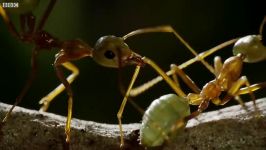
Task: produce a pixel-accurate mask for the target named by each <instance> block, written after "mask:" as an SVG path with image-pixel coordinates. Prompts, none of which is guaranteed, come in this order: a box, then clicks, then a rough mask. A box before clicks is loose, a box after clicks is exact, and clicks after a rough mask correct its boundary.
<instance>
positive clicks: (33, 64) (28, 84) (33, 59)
mask: <svg viewBox="0 0 266 150" xmlns="http://www.w3.org/2000/svg"><path fill="white" fill-rule="evenodd" d="M37 55H38V51H37V50H36V49H35V48H34V49H33V50H32V56H31V71H30V74H29V77H28V79H27V81H26V84H25V85H24V87H23V89H22V91H21V92H20V94H19V95H18V97H17V98H16V101H15V103H14V104H13V106H12V107H11V108H10V109H9V111H8V112H7V114H6V115H5V118H4V119H3V120H2V123H5V122H6V121H7V119H8V118H9V116H10V114H11V112H12V110H13V109H14V108H15V107H16V106H17V105H18V104H19V103H20V102H21V100H22V99H23V97H24V96H25V94H26V93H27V92H28V90H29V89H30V87H31V85H32V82H33V80H34V79H35V76H36V72H37V61H36V58H37Z"/></svg>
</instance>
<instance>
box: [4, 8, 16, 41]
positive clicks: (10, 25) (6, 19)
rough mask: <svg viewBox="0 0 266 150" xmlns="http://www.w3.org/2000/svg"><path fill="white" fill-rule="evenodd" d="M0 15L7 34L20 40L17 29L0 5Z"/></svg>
mask: <svg viewBox="0 0 266 150" xmlns="http://www.w3.org/2000/svg"><path fill="white" fill-rule="evenodd" d="M0 15H1V16H2V18H3V19H4V22H5V24H6V25H7V27H8V30H9V32H10V33H11V34H12V35H13V36H15V37H16V38H17V39H19V40H20V34H19V33H18V31H17V29H16V28H15V26H14V24H13V23H12V22H11V20H10V18H9V17H8V15H7V13H6V11H5V10H4V8H3V7H2V6H1V5H0Z"/></svg>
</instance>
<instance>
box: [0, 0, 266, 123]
mask: <svg viewBox="0 0 266 150" xmlns="http://www.w3.org/2000/svg"><path fill="white" fill-rule="evenodd" d="M261 3H262V1H261ZM261 3H260V2H259V1H252V0H235V1H231V0H215V1H213V0H203V1H195V0H164V1H153V0H146V1H143V0H134V1H133V0H132V1H122V0H109V1H105V0H83V1H73V0H58V1H57V3H56V5H55V7H54V9H53V11H52V13H51V15H50V17H49V19H48V20H47V22H46V24H45V27H44V29H45V30H46V31H48V32H49V33H51V34H52V35H54V36H55V37H58V38H59V39H61V40H68V39H76V38H80V39H82V40H84V41H86V42H87V43H88V44H89V45H91V46H92V47H93V46H94V43H95V42H96V41H97V39H98V38H99V37H101V36H104V35H110V34H113V35H117V36H123V35H125V34H127V33H128V32H130V31H133V30H135V29H139V28H143V27H153V26H158V25H171V26H172V27H173V28H174V29H176V31H178V32H179V33H180V34H181V35H182V36H183V38H184V39H186V40H187V41H188V42H189V43H190V44H191V46H192V47H193V48H195V49H196V50H197V51H198V52H201V51H203V50H207V49H209V48H211V47H213V46H216V45H217V44H220V43H222V42H224V41H227V40H229V39H232V38H235V37H239V36H244V35H249V34H257V33H258V30H259V25H260V23H261V21H262V19H263V17H264V15H265V7H263V6H264V5H262V4H261ZM47 4H48V1H44V0H41V3H40V5H39V6H38V8H36V11H34V14H36V17H37V18H38V19H40V16H41V15H42V13H43V12H44V10H45V8H46V6H47ZM12 20H14V22H15V23H16V25H17V27H18V23H17V22H18V21H17V20H18V18H17V16H16V15H12ZM127 43H128V45H129V46H130V47H131V49H133V50H135V51H136V52H137V53H139V54H141V55H143V56H147V57H150V58H152V59H153V60H154V61H155V62H157V63H158V64H159V65H160V66H161V67H162V68H163V69H164V70H168V69H169V66H170V64H171V63H176V64H180V63H182V62H184V61H186V60H188V59H190V58H192V55H191V53H190V52H189V51H188V50H187V49H186V48H185V47H184V46H183V45H182V44H181V43H180V42H179V41H178V40H177V39H176V38H175V37H174V36H173V35H172V34H169V33H153V34H145V35H141V36H136V37H132V38H130V39H129V40H128V41H127ZM31 48H32V45H29V44H25V43H21V42H19V41H17V40H16V39H15V38H13V37H12V36H11V34H10V33H9V32H8V31H7V27H6V25H5V24H4V23H3V20H2V18H1V19H0V64H1V73H0V88H1V89H0V101H1V102H4V103H9V104H13V102H14V100H15V98H16V96H17V95H18V93H19V92H20V91H21V89H22V87H23V85H24V84H25V80H26V79H27V75H28V72H29V70H30V57H31ZM56 52H57V50H52V51H50V52H49V51H43V52H42V54H41V55H40V56H39V57H38V63H39V69H38V74H37V78H36V80H35V82H34V84H33V86H32V88H31V89H30V91H29V92H28V94H27V95H26V97H25V98H24V99H23V101H22V102H21V103H20V104H19V106H23V107H26V108H31V109H36V110H38V109H39V107H40V106H39V105H38V101H39V100H40V99H41V98H42V97H43V96H45V95H46V94H48V93H49V92H50V91H51V90H52V89H54V88H55V87H56V86H57V85H58V84H59V83H60V82H59V80H58V79H57V77H56V75H55V72H54V70H53V66H52V64H53V61H54V55H55V54H56ZM215 55H220V56H222V58H223V60H225V59H226V58H228V57H229V56H231V55H232V51H231V47H229V48H227V49H224V50H222V51H220V52H217V53H215ZM213 58H214V55H212V56H211V57H209V58H208V59H207V60H208V61H209V62H210V63H212V62H213ZM74 63H75V64H76V65H77V66H78V67H79V69H80V75H79V77H78V78H77V80H75V81H74V83H73V84H72V88H73V91H74V94H75V95H74V109H73V116H74V118H79V119H85V120H93V121H97V122H105V123H117V118H116V113H117V111H118V108H119V106H120V103H121V101H122V98H123V97H122V96H121V94H120V93H119V90H118V83H117V82H118V71H117V70H116V69H110V68H104V67H101V66H99V65H98V64H96V63H95V62H93V60H92V59H91V58H85V59H81V60H78V61H75V62H74ZM133 70H134V69H133V67H127V68H125V69H123V79H124V82H125V83H128V81H129V80H130V78H131V74H132V71H133ZM185 71H186V73H187V74H188V75H189V76H190V77H191V78H192V79H193V80H194V81H195V82H196V83H197V84H198V85H199V87H202V86H203V85H204V84H205V83H206V82H207V81H210V80H212V79H213V75H212V74H211V73H210V72H208V70H207V69H205V68H204V67H203V66H202V65H201V64H200V63H197V64H193V65H192V66H190V67H189V68H187V69H185ZM66 74H69V72H68V71H66ZM243 75H247V77H248V79H249V80H250V82H251V83H256V82H262V81H265V75H266V71H265V62H261V63H256V64H245V65H244V70H243ZM155 76H157V75H156V73H155V72H154V71H153V70H151V69H150V68H149V67H148V66H146V67H145V68H143V69H142V70H141V72H140V75H139V77H138V79H137V83H136V84H135V85H139V84H141V83H143V82H145V81H148V80H150V79H152V78H153V77H155ZM184 91H185V92H186V93H188V92H191V91H189V90H188V89H186V88H185V87H184ZM172 92H173V91H172V90H171V89H170V88H169V87H168V86H167V85H166V84H165V83H160V84H159V85H157V86H156V87H154V88H152V89H151V90H149V91H147V92H146V93H145V94H143V95H140V96H138V97H136V98H135V99H134V100H135V101H136V102H137V103H138V104H139V105H140V106H141V107H143V108H146V107H147V106H148V105H149V104H150V103H151V101H152V100H154V99H156V98H158V97H159V96H161V95H164V94H167V93H172ZM265 95H266V94H265V90H261V91H259V92H256V97H257V98H259V97H263V96H265ZM245 100H246V101H249V100H250V98H249V97H246V99H245ZM229 103H230V104H235V103H234V102H229ZM66 104H67V96H66V93H63V94H61V95H60V96H59V97H57V98H56V99H55V100H54V101H53V102H52V104H51V106H50V108H49V110H48V111H49V112H53V113H56V114H61V115H66V113H67V105H66ZM230 104H228V105H226V106H229V105H230ZM226 106H225V107H226ZM217 108H221V107H215V106H213V105H210V108H209V109H208V110H212V109H217ZM140 120H141V115H139V114H138V112H137V111H136V110H135V109H133V107H132V106H130V105H129V104H128V105H127V106H126V109H125V113H124V115H123V121H124V123H129V122H139V121H140Z"/></svg>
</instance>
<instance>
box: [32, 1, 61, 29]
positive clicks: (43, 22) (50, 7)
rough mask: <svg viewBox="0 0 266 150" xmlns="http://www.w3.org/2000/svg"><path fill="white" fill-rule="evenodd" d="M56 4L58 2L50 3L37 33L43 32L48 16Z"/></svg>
mask: <svg viewBox="0 0 266 150" xmlns="http://www.w3.org/2000/svg"><path fill="white" fill-rule="evenodd" d="M55 3H56V0H50V2H49V4H48V6H47V8H46V10H45V12H44V14H43V16H42V18H41V21H40V23H39V25H38V27H37V29H36V31H40V30H42V28H43V26H44V24H45V22H46V20H47V18H48V16H49V15H50V13H51V11H52V9H53V8H54V5H55Z"/></svg>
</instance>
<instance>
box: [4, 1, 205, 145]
mask: <svg viewBox="0 0 266 150" xmlns="http://www.w3.org/2000/svg"><path fill="white" fill-rule="evenodd" d="M21 3H23V4H24V3H25V5H21V7H19V8H17V9H16V11H13V13H17V14H18V15H19V20H20V27H21V31H18V30H17V29H16V27H15V25H14V24H13V22H12V21H11V20H10V17H9V15H8V12H9V11H10V13H12V10H9V9H7V10H5V9H4V8H3V7H2V6H0V15H1V16H2V18H3V21H4V23H5V24H6V25H7V27H8V30H9V32H10V33H11V34H12V35H13V36H14V37H15V38H16V39H18V40H19V41H21V42H23V43H27V44H32V45H33V46H34V47H33V49H32V56H31V71H30V73H29V77H28V79H27V81H26V83H25V86H24V87H23V88H22V91H21V92H20V93H19V95H18V96H17V97H16V100H15V103H14V104H13V106H12V107H11V108H10V109H9V111H8V112H7V114H6V115H5V117H4V119H3V120H2V122H1V124H4V123H5V122H6V121H7V120H8V118H9V117H10V115H11V112H12V111H13V109H14V108H15V106H17V105H18V104H19V103H20V102H21V100H22V99H23V97H24V96H25V94H26V93H27V91H28V90H29V89H30V87H31V85H32V83H33V81H34V79H35V76H36V72H37V67H38V65H37V56H38V55H39V54H40V52H41V51H44V50H47V51H51V50H52V49H57V50H58V49H59V52H58V53H57V54H56V55H55V61H54V63H53V67H54V69H55V72H56V75H57V77H58V79H59V80H60V81H61V84H60V85H59V86H57V87H56V88H55V89H54V90H53V91H51V92H50V93H49V94H48V95H47V96H45V97H43V98H42V99H41V101H40V102H39V103H40V104H43V106H42V107H41V108H40V111H46V110H47V109H48V107H49V104H50V102H51V101H52V100H53V99H54V98H55V97H56V96H57V95H59V94H60V93H61V92H63V91H64V90H66V92H67V95H68V113H67V120H66V127H65V134H66V142H67V143H69V142H70V126H71V118H72V105H73V92H72V89H71V86H70V84H71V83H72V82H73V81H74V80H75V79H76V77H77V76H78V75H79V69H78V68H77V67H76V66H75V65H74V64H72V63H71V62H72V61H74V60H79V59H82V58H85V57H91V58H92V59H93V60H94V61H95V62H97V63H98V64H100V65H102V66H105V67H111V68H122V67H124V66H126V65H136V66H137V67H136V71H135V73H134V74H135V75H134V76H135V77H136V76H137V74H138V72H139V69H140V67H143V66H144V65H145V64H149V65H150V66H151V67H153V68H154V69H155V70H156V71H157V72H158V73H159V74H160V75H162V76H163V77H164V78H166V81H167V82H168V84H169V85H170V86H171V87H172V88H173V89H174V90H175V91H176V92H177V93H178V92H180V90H179V89H178V88H176V87H175V85H174V83H173V82H172V81H171V79H170V78H169V77H168V76H167V75H166V74H165V73H164V72H163V71H162V70H161V69H160V68H159V67H158V66H157V65H156V64H155V63H153V61H151V60H150V59H148V58H146V57H141V56H140V55H139V54H136V53H134V52H133V51H132V50H131V49H130V48H129V47H128V45H127V44H126V43H125V42H124V41H125V40H126V39H127V38H128V37H131V36H134V35H137V34H143V33H149V32H169V33H173V34H175V36H176V37H177V38H178V39H179V40H180V41H181V42H182V43H184V45H185V46H186V47H187V48H188V49H189V50H190V51H191V52H192V53H193V54H194V55H195V56H197V53H196V52H195V51H193V49H192V48H191V47H189V45H188V44H187V43H186V42H185V41H184V40H183V39H182V38H181V36H179V34H177V32H176V31H175V30H174V29H173V28H172V27H170V26H161V27H154V28H145V29H138V30H135V31H133V32H131V33H129V34H127V35H125V36H123V37H122V38H121V37H115V36H112V35H109V36H104V37H101V38H100V39H99V40H98V41H97V42H96V44H95V46H94V48H92V47H90V46H89V45H88V44H87V43H85V42H84V41H82V40H80V39H75V40H66V41H61V40H59V39H57V38H56V37H54V36H52V35H51V34H50V33H48V32H47V31H45V30H44V29H43V28H44V25H45V23H46V21H47V19H48V17H49V15H50V13H51V11H52V9H53V8H54V5H55V3H56V0H50V1H49V3H48V6H47V8H46V10H45V12H44V14H43V16H42V17H41V19H40V22H39V23H37V22H36V18H35V16H34V14H33V10H34V9H35V8H36V7H37V6H38V3H39V1H34V0H33V1H30V2H28V3H27V2H26V1H22V2H21ZM199 61H201V62H202V63H203V64H204V65H205V66H206V67H207V68H210V65H209V64H208V63H207V62H205V61H204V60H199ZM62 67H64V68H66V69H67V70H70V71H71V74H70V75H69V76H68V77H67V78H65V77H64V75H63V70H62ZM134 80H135V79H132V82H131V84H132V83H133V82H134ZM128 91H129V90H128ZM128 91H127V93H126V95H128ZM125 101H126V99H124V101H123V104H125ZM123 109H124V105H122V106H121V108H120V110H119V112H118V115H117V116H118V120H119V127H120V131H121V141H122V142H121V143H122V145H123V140H122V139H123V133H122V123H121V117H122V112H123Z"/></svg>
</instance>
